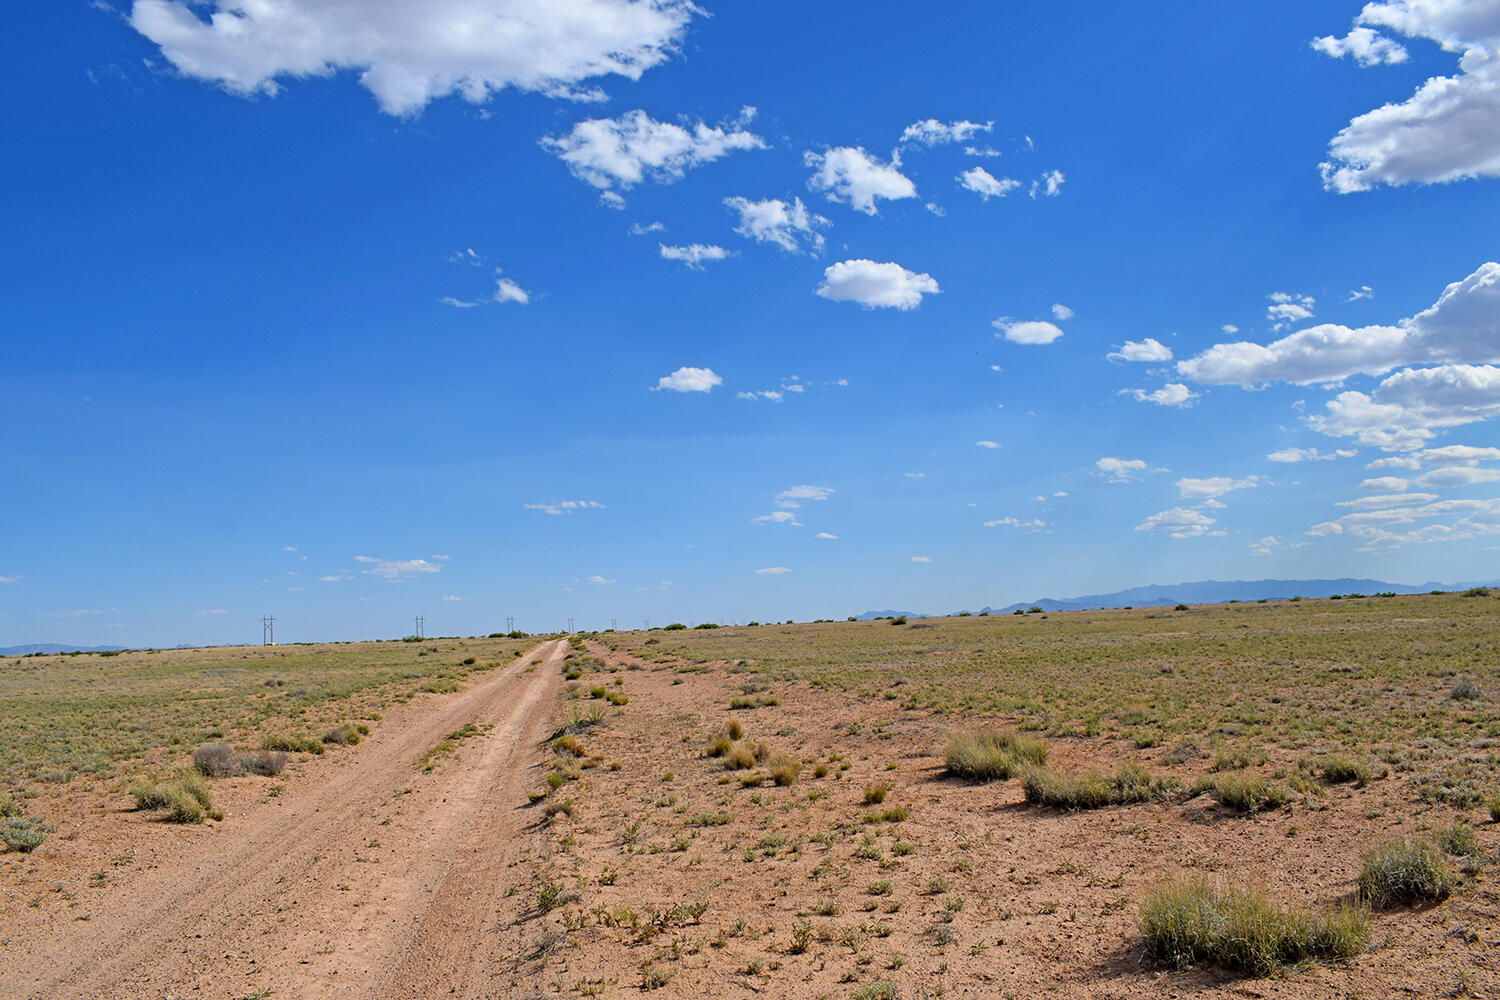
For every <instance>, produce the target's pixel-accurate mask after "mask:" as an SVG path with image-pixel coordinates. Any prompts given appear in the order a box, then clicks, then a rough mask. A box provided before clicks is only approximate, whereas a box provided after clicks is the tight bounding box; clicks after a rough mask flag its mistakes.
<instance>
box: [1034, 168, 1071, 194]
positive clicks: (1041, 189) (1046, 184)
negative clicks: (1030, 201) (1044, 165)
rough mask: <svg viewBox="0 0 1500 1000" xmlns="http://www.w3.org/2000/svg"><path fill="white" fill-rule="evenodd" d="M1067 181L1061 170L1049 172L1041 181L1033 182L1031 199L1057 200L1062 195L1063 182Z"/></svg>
mask: <svg viewBox="0 0 1500 1000" xmlns="http://www.w3.org/2000/svg"><path fill="white" fill-rule="evenodd" d="M1066 180H1067V178H1066V177H1064V176H1063V172H1062V171H1061V170H1048V171H1047V172H1046V173H1044V174H1042V176H1041V179H1040V180H1035V181H1032V182H1031V197H1033V198H1056V197H1057V196H1058V195H1060V194H1062V186H1063V182H1064V181H1066Z"/></svg>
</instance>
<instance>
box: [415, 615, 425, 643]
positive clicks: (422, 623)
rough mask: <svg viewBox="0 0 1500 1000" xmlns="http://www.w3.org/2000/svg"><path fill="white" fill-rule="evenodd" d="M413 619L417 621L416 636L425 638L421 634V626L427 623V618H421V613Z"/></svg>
mask: <svg viewBox="0 0 1500 1000" xmlns="http://www.w3.org/2000/svg"><path fill="white" fill-rule="evenodd" d="M414 621H416V623H417V638H418V639H425V638H427V637H426V636H425V635H423V634H422V626H423V625H426V624H427V619H426V618H423V617H422V616H421V615H417V617H416V618H415V619H414Z"/></svg>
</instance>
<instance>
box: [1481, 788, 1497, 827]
mask: <svg viewBox="0 0 1500 1000" xmlns="http://www.w3.org/2000/svg"><path fill="white" fill-rule="evenodd" d="M1484 807H1485V808H1486V809H1488V810H1489V811H1490V822H1491V823H1500V792H1496V793H1495V794H1493V795H1491V796H1490V797H1489V798H1487V799H1485V800H1484Z"/></svg>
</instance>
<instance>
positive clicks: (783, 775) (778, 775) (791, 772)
mask: <svg viewBox="0 0 1500 1000" xmlns="http://www.w3.org/2000/svg"><path fill="white" fill-rule="evenodd" d="M767 770H769V771H770V772H771V780H772V781H774V782H776V784H778V785H781V786H783V787H786V786H788V785H792V784H795V783H796V781H797V777H798V776H799V775H801V774H802V763H801V762H800V761H798V760H795V759H793V758H791V757H788V756H786V755H785V754H777V755H776V756H774V757H772V758H771V762H770V763H769V764H768V765H767Z"/></svg>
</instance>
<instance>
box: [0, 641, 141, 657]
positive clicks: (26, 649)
mask: <svg viewBox="0 0 1500 1000" xmlns="http://www.w3.org/2000/svg"><path fill="white" fill-rule="evenodd" d="M124 648H125V647H124V646H64V645H62V644H61V643H57V642H34V643H32V644H31V645H29V646H6V647H5V648H4V649H0V656H30V655H31V654H32V653H49V654H50V653H113V652H114V651H115V650H118V649H124Z"/></svg>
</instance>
